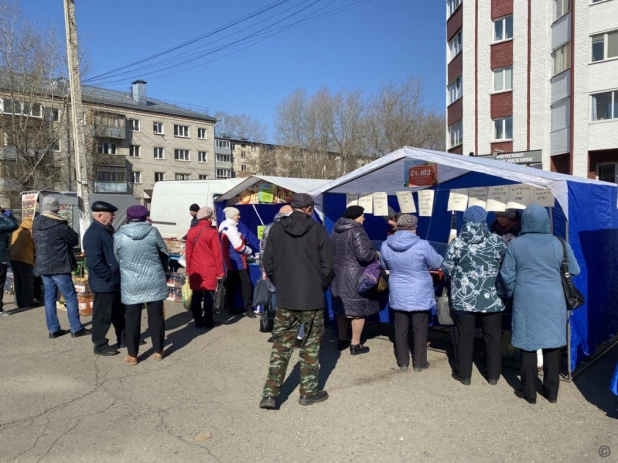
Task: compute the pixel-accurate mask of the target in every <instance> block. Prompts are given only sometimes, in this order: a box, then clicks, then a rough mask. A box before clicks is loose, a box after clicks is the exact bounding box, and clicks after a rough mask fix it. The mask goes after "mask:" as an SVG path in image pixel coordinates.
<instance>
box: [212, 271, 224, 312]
mask: <svg viewBox="0 0 618 463" xmlns="http://www.w3.org/2000/svg"><path fill="white" fill-rule="evenodd" d="M225 294H226V291H225V278H221V279H220V280H217V288H216V289H215V300H214V303H213V312H214V313H219V312H222V311H223V310H224V309H225Z"/></svg>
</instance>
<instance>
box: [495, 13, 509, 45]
mask: <svg viewBox="0 0 618 463" xmlns="http://www.w3.org/2000/svg"><path fill="white" fill-rule="evenodd" d="M512 38H513V15H511V16H505V17H504V18H500V19H496V20H495V21H494V42H501V41H503V40H509V39H512Z"/></svg>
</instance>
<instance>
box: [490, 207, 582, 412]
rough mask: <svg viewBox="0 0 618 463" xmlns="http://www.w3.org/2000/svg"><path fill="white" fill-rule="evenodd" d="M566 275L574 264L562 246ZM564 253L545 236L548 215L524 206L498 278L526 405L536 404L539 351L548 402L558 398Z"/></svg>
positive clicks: (575, 269)
mask: <svg viewBox="0 0 618 463" xmlns="http://www.w3.org/2000/svg"><path fill="white" fill-rule="evenodd" d="M566 253H567V261H568V265H569V271H570V272H571V274H573V275H577V274H579V265H578V264H577V261H576V260H575V256H574V255H573V251H572V250H571V247H570V246H569V245H568V243H567V244H566ZM563 256H564V251H563V247H562V244H561V243H560V240H559V239H558V238H556V237H554V236H552V235H551V234H550V229H549V215H548V213H547V211H546V210H545V209H544V208H542V207H540V206H537V205H532V206H528V207H527V208H526V210H525V211H524V213H523V214H522V219H521V236H520V237H519V238H517V239H516V240H513V241H512V242H511V243H510V244H509V247H508V250H507V252H506V257H505V258H504V263H503V264H502V270H501V271H500V274H501V275H502V279H503V281H504V284H505V285H506V287H507V290H508V293H509V296H512V297H513V338H512V341H511V342H512V344H513V346H515V347H518V348H519V349H520V350H521V383H522V389H519V390H517V391H515V393H516V395H517V396H518V397H520V398H523V399H526V400H527V401H528V403H530V404H534V403H536V392H537V391H536V383H537V380H538V371H537V356H536V351H537V350H538V349H542V350H543V389H542V391H541V394H542V395H543V396H544V397H545V398H547V400H549V401H550V402H552V403H555V402H556V401H557V398H558V384H559V382H560V349H561V348H562V347H564V346H565V345H566V343H567V332H566V329H567V307H566V301H565V298H564V292H563V288H562V279H561V275H560V264H561V263H562V259H563Z"/></svg>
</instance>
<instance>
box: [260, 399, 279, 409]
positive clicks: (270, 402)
mask: <svg viewBox="0 0 618 463" xmlns="http://www.w3.org/2000/svg"><path fill="white" fill-rule="evenodd" d="M260 408H262V409H264V410H275V409H276V408H277V402H276V401H275V398H274V397H264V398H262V400H260Z"/></svg>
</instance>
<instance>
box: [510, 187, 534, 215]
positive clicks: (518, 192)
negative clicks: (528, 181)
mask: <svg viewBox="0 0 618 463" xmlns="http://www.w3.org/2000/svg"><path fill="white" fill-rule="evenodd" d="M529 204H530V187H529V186H528V185H511V189H510V191H509V201H508V202H507V203H506V208H507V209H525V208H526V207H527V206H528V205H529Z"/></svg>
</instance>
